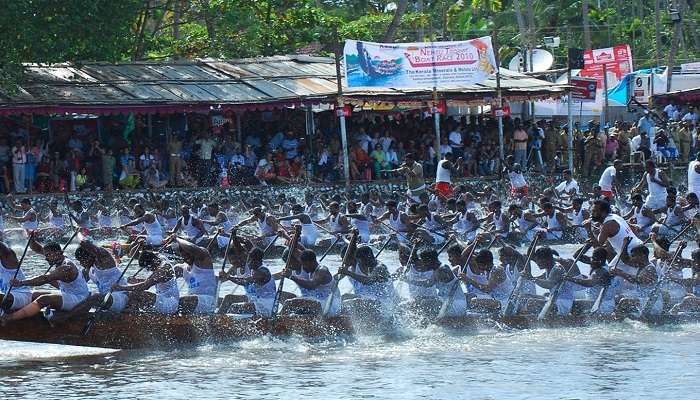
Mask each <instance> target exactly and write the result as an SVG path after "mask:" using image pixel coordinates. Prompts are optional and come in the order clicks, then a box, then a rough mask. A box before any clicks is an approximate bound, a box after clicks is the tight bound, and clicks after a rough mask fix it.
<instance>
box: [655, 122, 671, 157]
mask: <svg viewBox="0 0 700 400" xmlns="http://www.w3.org/2000/svg"><path fill="white" fill-rule="evenodd" d="M654 144H655V145H656V151H657V152H658V153H659V154H661V155H662V156H664V157H666V158H671V148H670V146H669V138H668V135H666V131H665V130H663V129H659V128H657V129H656V134H655V135H654Z"/></svg>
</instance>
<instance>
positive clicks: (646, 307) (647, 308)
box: [641, 242, 686, 317]
mask: <svg viewBox="0 0 700 400" xmlns="http://www.w3.org/2000/svg"><path fill="white" fill-rule="evenodd" d="M685 246H686V244H685V242H681V243H680V245H679V246H678V248H677V249H676V252H675V253H674V254H673V257H672V258H671V262H669V263H668V266H667V267H666V268H665V269H664V270H663V271H662V272H661V276H660V277H659V278H658V280H657V282H656V285H655V286H654V288H653V289H651V292H649V297H648V298H647V301H646V302H645V303H644V304H643V305H642V313H641V314H642V317H648V316H649V314H651V309H652V308H653V307H654V303H656V300H657V299H658V298H659V295H661V287H662V286H663V285H664V284H665V283H666V282H667V281H668V276H667V275H666V274H667V272H668V270H669V269H671V268H672V267H673V263H675V262H676V259H678V257H679V256H680V255H681V253H682V252H683V249H685Z"/></svg>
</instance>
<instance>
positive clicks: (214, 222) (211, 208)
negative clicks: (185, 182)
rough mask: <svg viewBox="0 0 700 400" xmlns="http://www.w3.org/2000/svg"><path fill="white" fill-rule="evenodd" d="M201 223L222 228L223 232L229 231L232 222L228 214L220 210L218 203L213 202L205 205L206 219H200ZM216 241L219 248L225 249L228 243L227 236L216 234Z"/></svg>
mask: <svg viewBox="0 0 700 400" xmlns="http://www.w3.org/2000/svg"><path fill="white" fill-rule="evenodd" d="M202 224H204V225H209V226H212V227H220V228H222V229H223V232H224V233H229V232H231V229H232V228H233V224H232V223H231V221H229V219H228V215H226V213H225V212H223V211H221V209H220V208H219V204H218V203H215V202H212V203H209V205H208V206H207V219H205V220H202ZM207 243H209V242H207ZM216 243H217V245H218V246H219V248H220V249H225V248H226V245H227V244H228V238H225V237H223V236H221V235H218V236H217V237H216Z"/></svg>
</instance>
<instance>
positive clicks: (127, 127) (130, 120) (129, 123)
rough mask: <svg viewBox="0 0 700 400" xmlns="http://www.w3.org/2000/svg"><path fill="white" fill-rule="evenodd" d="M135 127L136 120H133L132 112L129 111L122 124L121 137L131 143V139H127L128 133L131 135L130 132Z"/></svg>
mask: <svg viewBox="0 0 700 400" xmlns="http://www.w3.org/2000/svg"><path fill="white" fill-rule="evenodd" d="M135 128H136V122H135V121H134V113H129V116H128V117H127V118H126V125H125V126H124V132H123V133H122V137H123V138H124V140H126V142H127V143H129V144H131V141H129V135H131V132H133V131H134V129H135Z"/></svg>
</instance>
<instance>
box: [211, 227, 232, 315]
mask: <svg viewBox="0 0 700 400" xmlns="http://www.w3.org/2000/svg"><path fill="white" fill-rule="evenodd" d="M217 233H218V232H217ZM234 233H235V231H234V230H233V229H231V232H229V237H228V242H227V243H226V249H225V250H224V260H223V261H222V262H221V272H224V271H225V270H226V260H228V251H229V249H230V248H231V243H233V238H234V236H236V235H235V234H234ZM222 283H223V282H220V281H219V279H217V280H216V296H215V297H214V301H216V303H215V304H218V302H219V289H220V288H221V285H222ZM217 308H218V307H217Z"/></svg>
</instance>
